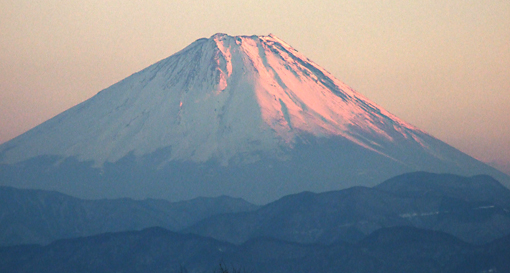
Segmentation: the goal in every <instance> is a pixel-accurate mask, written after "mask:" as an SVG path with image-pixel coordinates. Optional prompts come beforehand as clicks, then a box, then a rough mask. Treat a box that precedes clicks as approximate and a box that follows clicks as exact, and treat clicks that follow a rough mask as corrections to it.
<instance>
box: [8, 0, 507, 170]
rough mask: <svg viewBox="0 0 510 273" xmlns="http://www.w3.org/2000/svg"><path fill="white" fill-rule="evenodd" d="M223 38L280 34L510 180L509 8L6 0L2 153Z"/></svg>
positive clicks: (466, 2)
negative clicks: (84, 105)
mask: <svg viewBox="0 0 510 273" xmlns="http://www.w3.org/2000/svg"><path fill="white" fill-rule="evenodd" d="M217 32H222V33H227V34H230V35H252V34H258V35H267V34H269V33H273V34H275V35H277V36H278V37H280V38H281V39H283V40H284V41H286V42H287V43H289V44H290V45H292V46H293V47H294V48H296V49H297V50H299V51H300V52H302V53H303V54H305V55H306V56H307V57H308V58H310V59H311V60H313V61H314V62H316V63H317V64H319V65H321V66H323V67H324V68H326V69H327V70H329V71H330V72H331V73H332V74H333V75H335V76H336V77H337V78H338V79H340V80H342V81H343V82H345V83H347V84H348V85H350V86H351V87H353V88H354V89H355V90H357V91H358V92H360V93H362V94H364V95H365V96H367V97H368V98H370V99H371V100H373V101H374V102H376V103H377V104H379V105H381V106H383V107H384V108H386V109H387V110H389V111H390V112H392V113H394V114H396V115H397V116H399V117H400V118H402V119H404V120H406V121H408V122H410V123H412V124H414V125H416V126H418V127H419V128H421V129H423V130H425V131H427V132H429V133H430V134H432V135H433V136H435V137H437V138H439V139H441V140H443V141H445V142H447V143H449V144H451V145H453V146H454V147H456V148H458V149H460V150H461V151H464V152H466V153H467V154H469V155H471V156H474V157H476V158H478V159H480V160H483V161H486V162H497V163H498V164H499V165H500V166H503V167H501V168H507V169H506V171H507V172H509V173H510V1H508V0H493V1H483V0H477V1H472V0H449V1H439V0H436V1H419V0H417V1H407V0H406V1H396V0H395V1H360V0H356V1H341V0H323V1H296V0H294V1H290V0H289V1H286V0H272V1H261V0H258V1H250V0H249V1H241V0H238V1H224V0H220V1H218V0H217V1H171V0H170V1H169V0H165V1H163V0H143V1H141V0H122V1H121V0H107V1H105V0H86V1H85V0H74V1H73V0H72V1H61V0H30V1H29V0H0V143H3V142H5V141H7V140H9V139H11V138H13V137H15V136H17V135H19V134H21V133H23V132H25V131H27V130H28V129H30V128H32V127H34V126H36V125H37V124H40V123H41V122H43V121H45V120H47V119H49V118H51V117H53V116H55V115H56V114H58V113H60V112H62V111H64V110H66V109H68V108H70V107H72V106H74V105H76V104H78V103H80V102H82V101H84V100H86V99H88V98H90V97H92V96H93V95H95V94H96V93H97V92H99V91H100V90H102V89H104V88H106V87H108V86H110V85H112V84H114V83H116V82H117V81H119V80H121V79H123V78H125V77H127V76H129V75H131V74H133V73H134V72H137V71H139V70H141V69H143V68H145V67H147V66H148V65H150V64H153V63H155V62H157V61H159V60H161V59H163V58H166V57H168V56H170V55H172V54H173V53H175V52H177V51H178V50H180V49H182V48H183V47H185V46H187V45H188V44H190V43H191V42H193V41H194V40H196V39H198V38H202V37H210V36H211V35H213V34H215V33H217ZM505 166H506V167H505Z"/></svg>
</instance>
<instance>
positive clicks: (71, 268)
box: [0, 172, 510, 273]
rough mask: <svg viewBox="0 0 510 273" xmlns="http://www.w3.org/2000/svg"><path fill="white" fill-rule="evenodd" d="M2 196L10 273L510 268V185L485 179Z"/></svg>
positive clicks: (2, 265)
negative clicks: (256, 197)
mask: <svg viewBox="0 0 510 273" xmlns="http://www.w3.org/2000/svg"><path fill="white" fill-rule="evenodd" d="M0 196H1V198H0V200H1V202H2V203H1V206H0V208H1V209H2V211H0V215H2V219H0V220H1V221H0V223H1V225H0V231H2V234H0V235H1V236H0V237H1V238H2V244H3V245H4V246H0V272H6V273H8V272H18V273H19V272H216V271H214V270H215V269H217V268H218V264H219V263H222V264H223V265H224V266H226V268H233V269H242V270H244V271H242V270H241V272H281V273H286V272H293V273H295V272H380V273H385V272H449V273H452V272H453V273H455V272H463V273H465V272H473V273H475V272H477V273H480V272H508V271H510V262H509V261H510V190H508V189H507V188H505V187H504V186H502V185H501V184H500V183H499V182H498V181H496V180H494V179H493V178H491V177H489V176H485V175H479V176H473V177H462V176H457V175H451V174H433V173H425V172H416V173H409V174H404V175H401V176H397V177H394V178H392V179H389V180H387V181H385V182H383V183H381V184H379V185H377V186H375V187H372V188H367V187H360V186H358V187H353V188H349V189H345V190H340V191H332V192H325V193H319V194H315V193H310V192H303V193H299V194H294V195H289V196H285V197H283V198H281V199H279V200H277V201H274V202H272V203H269V204H267V205H265V206H262V207H256V206H254V205H251V204H249V203H247V202H245V201H243V200H239V199H232V198H228V197H220V198H200V199H195V200H190V201H185V202H178V203H170V202H167V201H162V200H144V201H135V200H131V199H117V200H81V199H76V198H73V197H70V196H66V195H63V194H60V193H57V192H47V191H40V190H37V191H36V190H19V189H13V188H5V187H4V188H1V190H0ZM146 227H148V228H146ZM169 229H172V230H177V229H181V230H180V231H179V232H175V231H171V230H169ZM13 231H17V233H13ZM106 231H109V232H106ZM6 232H7V233H6ZM105 232H106V233H105ZM34 235H36V236H34ZM45 236H46V237H45ZM71 237H75V238H71ZM211 237H212V238H211ZM16 238H25V240H24V241H23V242H18V243H17V244H16V243H15V242H13V239H16ZM58 238H67V239H58ZM55 239H57V240H55ZM9 240H10V241H9ZM50 241H52V242H50ZM19 243H25V244H23V245H19ZM26 243H31V244H26ZM33 243H39V244H41V243H42V244H44V245H36V244H33ZM6 245H10V246H6ZM220 272H223V271H220ZM236 272H238V271H236Z"/></svg>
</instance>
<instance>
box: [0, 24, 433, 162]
mask: <svg viewBox="0 0 510 273" xmlns="http://www.w3.org/2000/svg"><path fill="white" fill-rule="evenodd" d="M424 134H425V133H424V132H422V131H420V130H418V129H417V128H415V127H413V126H411V125H409V124H407V123H405V122H404V121H402V120H400V119H398V118H397V117H395V116H393V115H392V114H390V113H388V112H387V111H385V110H384V109H382V108H380V107H379V106H377V105H375V104H374V103H372V102H370V101H369V100H367V99H366V98H365V97H363V96H362V95H360V94H358V93H357V92H355V91H353V90H352V89H350V88H349V87H348V86H346V85H345V84H343V83H342V82H340V81H339V80H337V79H335V78H334V77H333V76H332V75H331V74H330V73H328V72H327V71H325V70H324V69H322V68H320V67H319V66H318V65H316V64H314V63H313V62H311V61H310V60H308V59H307V58H306V57H304V56H303V55H302V54H300V53H299V52H297V51H296V50H295V49H293V48H292V47H291V46H289V45H288V44H286V43H285V42H283V41H282V40H280V39H279V38H277V37H275V36H274V35H269V36H236V37H232V36H228V35H225V34H215V35H213V36H212V37H211V38H210V39H199V40H197V41H195V42H194V43H192V44H191V45H189V46H188V47H186V48H185V49H183V50H182V51H180V52H178V53H176V54H174V55H172V56H170V57H169V58H167V59H164V60H162V61H160V62H158V63H156V64H154V65H152V66H150V67H148V68H146V69H144V70H142V71H140V72H138V73H136V74H133V75H132V76H130V77H128V78H126V79H125V80H123V81H121V82H119V83H117V84H115V85H113V86H111V87H109V88H107V89H105V90H103V91H101V92H99V93H98V94H97V95H96V96H94V97H93V98H91V99H89V100H87V101H85V102H83V103H81V104H79V105H77V106H75V107H73V108H71V109H69V110H68V111H66V112H64V113H62V114H60V115H58V116H57V117H55V118H53V119H51V120H49V121H47V122H45V123H43V124H41V125H40V126H38V127H36V128H35V129H33V130H31V131H29V132H27V133H25V134H23V135H21V136H19V137H17V138H15V139H14V140H12V141H10V142H8V143H5V144H4V145H2V146H0V154H2V158H0V160H1V161H2V162H4V163H14V162H19V161H22V160H25V159H28V158H32V157H35V156H39V155H58V156H62V157H71V156H74V157H77V158H78V159H80V160H92V161H94V162H95V164H96V166H100V165H102V164H103V163H104V162H107V161H108V162H115V161H117V160H119V159H121V158H122V157H125V156H126V155H128V154H130V153H133V154H134V155H136V156H140V155H145V154H149V153H153V152H155V151H157V150H159V149H169V150H170V151H171V152H170V153H169V154H168V155H167V158H166V161H171V160H179V161H195V162H205V161H208V160H211V159H212V160H217V161H219V162H221V163H222V164H223V165H227V164H229V162H232V161H233V160H236V158H242V161H243V162H251V161H256V160H259V159H260V154H266V155H271V156H273V157H276V158H278V157H281V158H282V159H283V158H284V156H283V154H284V153H283V150H285V149H288V148H292V147H293V145H295V143H296V141H298V140H300V139H301V137H302V136H303V135H313V136H317V137H332V136H340V137H343V138H346V139H348V140H350V141H352V142H354V143H356V144H357V145H360V146H362V147H365V148H368V149H370V150H373V151H376V152H378V153H381V154H384V155H387V156H388V157H391V156H390V155H388V154H385V151H384V149H383V147H384V146H385V145H386V144H387V143H391V142H394V141H395V138H398V139H406V140H408V141H412V142H414V143H417V144H418V145H421V146H423V148H425V149H427V147H426V146H425V144H424V141H423V140H422V136H423V135H424ZM431 153H433V152H431Z"/></svg>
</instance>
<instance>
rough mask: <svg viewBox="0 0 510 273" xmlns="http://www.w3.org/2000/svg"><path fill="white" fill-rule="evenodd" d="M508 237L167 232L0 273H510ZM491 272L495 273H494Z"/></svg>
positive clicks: (402, 231) (20, 250) (87, 247)
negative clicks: (290, 238)
mask: <svg viewBox="0 0 510 273" xmlns="http://www.w3.org/2000/svg"><path fill="white" fill-rule="evenodd" d="M508 240H509V239H508V237H506V238H503V239H500V240H498V241H495V242H493V243H492V244H489V245H485V246H472V245H469V244H467V243H464V242H462V241H460V240H458V239H456V238H454V237H452V236H450V235H448V234H445V233H442V232H436V231H426V230H420V229H416V228H410V227H398V228H387V229H381V230H379V231H377V232H375V233H374V234H372V235H370V236H368V237H366V238H365V239H363V240H362V241H361V242H360V243H358V244H346V243H340V242H338V243H334V244H332V245H329V246H323V245H302V244H296V243H288V242H283V241H279V240H274V239H261V238H259V239H255V240H250V241H248V242H246V243H244V244H242V245H240V246H235V245H232V244H229V243H224V242H220V241H216V240H213V239H208V238H204V237H200V236H196V235H191V234H179V233H173V232H170V231H166V230H164V229H161V228H151V229H146V230H143V231H139V232H122V233H108V234H102V235H97V236H93V237H85V238H78V239H66V240H60V241H57V242H54V243H52V244H50V245H48V246H45V247H41V246H35V245H30V246H16V247H3V248H0V271H1V272H6V273H9V272H18V273H20V272H40V273H44V272H97V273H100V272H179V270H180V269H181V268H183V269H184V268H185V269H186V270H188V271H187V272H213V270H214V269H216V268H217V266H218V264H219V263H220V262H223V263H225V264H226V265H228V266H232V267H234V268H241V267H242V268H244V269H246V271H247V272H254V273H256V272H264V273H270V272H275V273H276V272H279V273H286V272H289V273H290V272H293V273H300V272H303V273H305V272H307V273H308V272H360V273H363V272H367V273H368V272H370V273H373V272H379V273H385V272H392V273H393V272H428V273H430V272H449V273H456V272H462V273H466V272H509V270H510V263H509V260H510V259H509V258H510V256H509V255H508V254H509V253H510V244H508V243H507V242H508ZM490 270H492V271H490Z"/></svg>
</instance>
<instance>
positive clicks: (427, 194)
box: [186, 172, 510, 243]
mask: <svg viewBox="0 0 510 273" xmlns="http://www.w3.org/2000/svg"><path fill="white" fill-rule="evenodd" d="M392 226H415V227H419V228H425V229H431V230H438V231H444V232H447V233H450V234H452V235H454V236H457V237H459V238H461V239H463V240H465V241H467V242H471V243H486V242H489V241H491V240H494V239H496V238H500V237H502V236H505V235H507V234H510V190H508V189H506V188H505V187H503V186H502V185H501V184H499V183H498V182H497V181H496V180H494V179H493V178H491V177H489V176H474V177H462V176H456V175H449V174H432V173H423V172H419V173H411V174H406V175H402V176H399V177H396V178H393V179H390V180H388V181H386V182H384V183H382V184H381V185H379V186H377V187H374V188H366V187H353V188H349V189H346V190H341V191H333V192H326V193H320V194H315V193H310V192H304V193H300V194H295V195H290V196H286V197H284V198H281V199H280V200H277V201H275V202H273V203H270V204H268V205H266V206H263V207H261V208H260V209H258V210H256V211H252V212H244V213H235V214H224V215H219V216H215V217H212V218H208V219H205V220H203V221H201V222H199V223H197V224H196V225H194V226H192V227H190V228H188V229H186V231H189V232H193V233H196V234H200V235H203V236H209V237H213V238H216V239H219V240H225V241H229V242H233V243H242V242H245V241H247V240H249V239H251V238H256V237H260V236H267V237H272V238H278V239H282V240H287V241H293V242H301V243H312V242H322V243H331V242H333V241H335V240H338V239H340V240H345V241H357V240H359V239H360V238H362V237H364V236H365V235H367V234H369V233H371V232H373V231H375V230H377V229H380V228H383V227H392Z"/></svg>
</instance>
